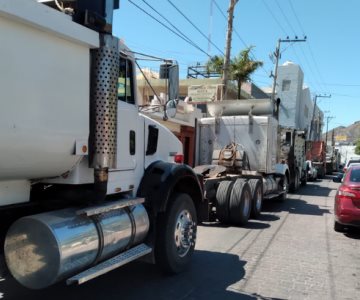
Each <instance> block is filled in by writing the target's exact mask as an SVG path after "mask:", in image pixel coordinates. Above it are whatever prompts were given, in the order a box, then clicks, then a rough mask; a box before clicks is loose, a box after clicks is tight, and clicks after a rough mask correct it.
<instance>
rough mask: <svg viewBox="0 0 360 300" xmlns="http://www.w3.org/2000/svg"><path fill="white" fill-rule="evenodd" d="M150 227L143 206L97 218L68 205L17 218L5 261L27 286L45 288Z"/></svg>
mask: <svg viewBox="0 0 360 300" xmlns="http://www.w3.org/2000/svg"><path fill="white" fill-rule="evenodd" d="M148 230H149V218H148V215H147V212H146V210H145V208H144V207H143V206H142V205H136V206H133V207H128V208H125V209H117V210H113V211H110V212H107V213H103V214H99V215H96V216H95V217H85V216H78V215H76V209H73V208H70V209H63V210H58V211H52V212H47V213H42V214H38V215H33V216H27V217H24V218H21V219H19V220H18V221H16V222H15V223H14V224H13V225H12V226H11V227H10V229H9V231H8V233H7V236H6V239H5V259H6V263H7V266H8V268H9V270H10V272H11V274H12V275H13V276H14V277H15V279H16V280H17V281H19V282H20V283H21V284H22V285H24V286H26V287H28V288H32V289H41V288H45V287H47V286H49V285H51V284H53V283H55V282H57V281H59V280H62V279H64V278H66V277H68V276H70V275H72V274H75V273H77V272H80V271H82V270H84V269H86V268H87V267H89V266H91V265H93V264H96V262H98V261H101V260H104V259H106V258H109V257H111V256H114V255H115V254H117V253H119V252H121V251H122V250H124V249H125V248H127V247H131V246H132V245H134V244H137V243H139V242H141V241H142V240H143V239H144V238H145V237H146V234H147V232H148Z"/></svg>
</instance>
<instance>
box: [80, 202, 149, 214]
mask: <svg viewBox="0 0 360 300" xmlns="http://www.w3.org/2000/svg"><path fill="white" fill-rule="evenodd" d="M144 201H145V198H133V199H121V200H118V201H111V202H107V203H106V202H104V204H102V205H95V206H90V207H86V208H83V209H79V210H78V211H76V214H77V215H78V216H88V217H89V216H93V215H98V214H102V213H106V212H109V211H111V210H114V209H120V208H123V207H127V206H132V205H137V204H141V203H144Z"/></svg>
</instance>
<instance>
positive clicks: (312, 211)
mask: <svg viewBox="0 0 360 300" xmlns="http://www.w3.org/2000/svg"><path fill="white" fill-rule="evenodd" d="M263 211H264V212H269V213H274V212H281V211H288V212H289V213H291V214H301V215H313V216H322V215H324V214H331V212H330V210H329V209H324V208H321V207H320V206H319V205H315V204H310V203H307V202H306V201H304V200H301V199H294V198H292V199H287V200H286V201H284V202H278V201H267V202H265V203H264V205H263Z"/></svg>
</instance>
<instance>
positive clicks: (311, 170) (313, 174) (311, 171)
mask: <svg viewBox="0 0 360 300" xmlns="http://www.w3.org/2000/svg"><path fill="white" fill-rule="evenodd" d="M306 170H307V173H308V176H307V178H308V180H312V181H315V180H316V179H317V177H318V171H317V169H316V168H315V166H314V164H313V163H312V161H311V160H307V161H306Z"/></svg>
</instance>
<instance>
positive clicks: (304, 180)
mask: <svg viewBox="0 0 360 300" xmlns="http://www.w3.org/2000/svg"><path fill="white" fill-rule="evenodd" d="M307 181H308V177H307V174H305V175H304V178H303V179H302V180H301V186H306V184H307Z"/></svg>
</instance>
